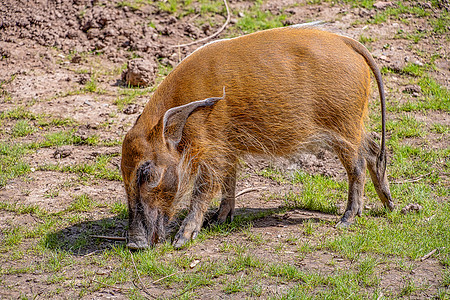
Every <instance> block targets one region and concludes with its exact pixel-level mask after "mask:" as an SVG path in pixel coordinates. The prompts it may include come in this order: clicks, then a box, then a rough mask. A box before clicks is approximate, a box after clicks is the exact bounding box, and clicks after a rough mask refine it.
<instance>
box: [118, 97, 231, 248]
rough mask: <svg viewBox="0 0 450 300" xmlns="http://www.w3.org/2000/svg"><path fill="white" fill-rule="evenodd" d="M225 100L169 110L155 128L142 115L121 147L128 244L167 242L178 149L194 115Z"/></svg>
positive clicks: (192, 104) (133, 245)
mask: <svg viewBox="0 0 450 300" xmlns="http://www.w3.org/2000/svg"><path fill="white" fill-rule="evenodd" d="M224 97H225V90H224V96H223V97H217V98H207V99H205V100H200V101H195V102H191V103H188V104H185V105H182V106H178V107H174V108H171V109H169V110H168V111H167V112H166V113H165V114H164V116H163V117H162V118H161V119H160V121H159V122H158V124H156V125H155V126H154V127H153V128H150V129H149V128H147V127H146V125H145V124H146V120H145V118H146V116H145V115H144V114H143V115H142V116H141V117H140V118H139V119H138V121H137V122H136V124H135V126H134V127H133V128H132V129H131V130H130V131H129V132H128V133H127V135H126V136H125V139H124V141H123V145H122V162H121V168H122V177H123V181H124V184H125V190H126V193H127V198H128V210H129V229H128V244H127V246H128V247H129V248H131V249H145V248H148V247H150V246H152V245H154V244H155V243H157V242H158V241H161V240H163V239H165V235H166V232H165V228H166V226H167V223H168V221H169V219H170V218H171V217H172V216H173V215H174V213H175V209H174V207H173V206H174V200H175V197H176V194H177V190H178V179H179V174H178V173H177V172H178V165H179V164H180V160H181V156H182V155H181V153H179V150H178V145H179V143H180V141H181V139H182V133H183V128H184V126H185V124H186V121H187V119H188V117H189V116H190V115H191V113H192V112H193V111H194V110H195V109H196V108H199V107H208V106H212V105H213V104H215V103H216V102H217V101H219V100H221V99H223V98H224Z"/></svg>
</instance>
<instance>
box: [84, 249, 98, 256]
mask: <svg viewBox="0 0 450 300" xmlns="http://www.w3.org/2000/svg"><path fill="white" fill-rule="evenodd" d="M100 251H101V250H95V251H92V252H89V253H88V254H85V255H83V257H86V256H91V255H93V254H95V253H97V252H100Z"/></svg>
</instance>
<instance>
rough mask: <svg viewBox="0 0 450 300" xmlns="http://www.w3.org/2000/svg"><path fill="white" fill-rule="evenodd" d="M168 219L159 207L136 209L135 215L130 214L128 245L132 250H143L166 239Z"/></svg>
mask: <svg viewBox="0 0 450 300" xmlns="http://www.w3.org/2000/svg"><path fill="white" fill-rule="evenodd" d="M168 219H169V218H168V217H167V216H166V215H164V213H163V212H162V211H161V210H159V209H157V208H153V209H148V208H142V209H139V210H136V211H135V213H134V214H133V216H130V228H129V229H128V240H127V247H128V248H129V249H132V250H141V249H147V248H149V247H151V246H153V245H155V244H156V243H158V242H161V241H164V240H165V238H166V230H165V227H166V225H167V223H168Z"/></svg>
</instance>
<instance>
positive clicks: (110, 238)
mask: <svg viewBox="0 0 450 300" xmlns="http://www.w3.org/2000/svg"><path fill="white" fill-rule="evenodd" d="M91 237H93V238H97V239H105V240H114V241H126V240H127V238H126V237H124V236H106V235H91Z"/></svg>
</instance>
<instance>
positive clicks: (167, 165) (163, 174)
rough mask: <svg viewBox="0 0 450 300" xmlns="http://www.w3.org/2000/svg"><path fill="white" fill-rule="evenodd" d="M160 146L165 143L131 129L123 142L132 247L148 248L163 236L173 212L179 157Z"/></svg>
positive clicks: (129, 237)
mask: <svg viewBox="0 0 450 300" xmlns="http://www.w3.org/2000/svg"><path fill="white" fill-rule="evenodd" d="M160 144H161V143H160ZM161 146H165V145H159V147H158V146H157V145H155V140H150V141H149V139H148V137H146V138H144V137H140V136H136V135H133V133H131V132H130V133H129V134H127V136H126V138H125V140H124V142H123V147H122V176H123V180H124V184H125V190H126V192H127V197H128V210H129V230H128V244H127V246H128V247H129V248H131V249H144V248H148V247H150V246H152V245H154V244H155V243H157V242H159V241H161V240H164V239H165V235H166V230H165V228H166V226H167V223H168V220H169V219H170V217H171V216H172V215H173V209H172V204H173V200H174V197H175V195H176V193H177V187H178V175H177V172H176V169H177V163H178V161H177V159H176V158H175V157H173V156H172V155H171V151H169V149H167V148H165V147H161ZM161 148H163V149H161ZM164 148H165V149H164Z"/></svg>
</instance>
